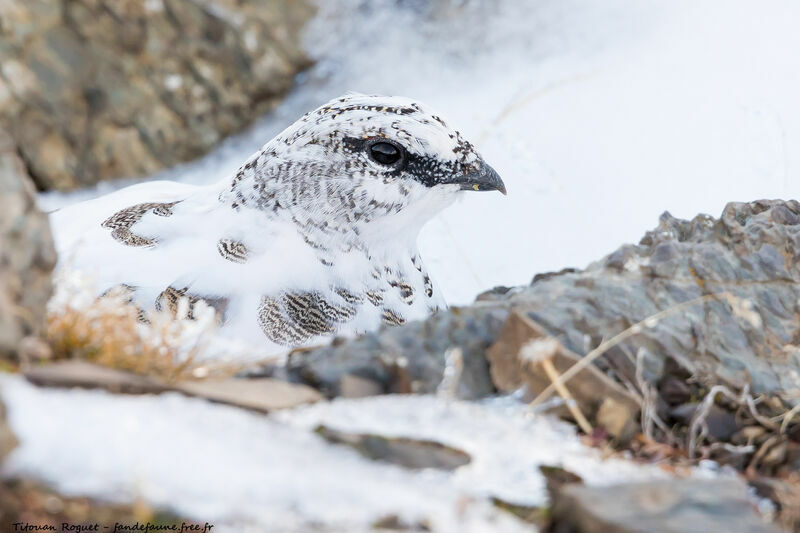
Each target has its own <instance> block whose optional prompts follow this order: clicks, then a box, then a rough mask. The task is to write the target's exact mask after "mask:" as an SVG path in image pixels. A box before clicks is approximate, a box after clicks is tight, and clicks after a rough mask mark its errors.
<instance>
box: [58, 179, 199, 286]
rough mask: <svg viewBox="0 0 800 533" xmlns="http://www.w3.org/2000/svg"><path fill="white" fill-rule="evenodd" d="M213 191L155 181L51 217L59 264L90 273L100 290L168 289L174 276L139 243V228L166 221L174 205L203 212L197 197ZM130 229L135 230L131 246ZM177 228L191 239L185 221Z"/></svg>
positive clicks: (81, 204)
mask: <svg viewBox="0 0 800 533" xmlns="http://www.w3.org/2000/svg"><path fill="white" fill-rule="evenodd" d="M208 191H209V188H208V187H197V186H193V185H186V184H180V183H174V182H167V181H155V182H148V183H142V184H139V185H134V186H131V187H126V188H124V189H121V190H119V191H116V192H114V193H111V194H108V195H106V196H102V197H100V198H97V199H94V200H89V201H86V202H81V203H78V204H75V205H72V206H68V207H66V208H62V209H59V210H57V211H55V212H53V213H52V214H51V215H50V222H51V226H52V228H53V235H54V238H55V242H56V249H57V251H58V255H59V264H60V265H62V266H67V267H69V268H70V269H74V270H80V271H83V272H86V273H89V274H90V275H91V276H92V277H93V278H94V282H95V283H96V285H97V289H98V290H99V291H102V290H105V289H107V288H108V287H110V286H113V285H116V284H119V283H126V284H129V285H140V284H141V285H145V286H148V285H154V286H157V285H163V283H164V282H165V281H171V279H169V278H170V275H171V274H174V272H171V269H170V268H169V266H170V265H169V264H167V263H166V262H165V261H163V260H160V258H161V257H163V256H162V254H154V253H153V251H154V250H153V247H152V246H148V245H147V244H148V243H147V242H146V241H142V240H139V241H138V242H137V240H136V236H138V235H139V231H140V230H139V228H138V225H139V223H146V222H147V221H148V220H149V219H150V218H157V219H162V220H166V218H167V216H169V215H171V214H172V213H173V209H172V208H173V207H174V206H175V205H179V204H180V203H184V202H187V201H189V202H191V203H195V204H196V206H195V208H196V209H202V203H199V204H198V203H197V202H195V201H194V200H193V199H195V198H202V197H204V196H207V195H208ZM154 214H155V215H156V216H154ZM157 215H167V216H157ZM133 224H136V226H137V227H136V228H134V227H132V226H133ZM125 226H129V227H130V230H128V232H127V233H128V237H129V238H128V239H127V242H126V238H125V236H126V228H125ZM172 226H173V227H174V228H175V229H176V230H177V229H178V228H183V231H184V232H185V233H186V234H187V235H191V234H193V233H194V228H192V227H190V226H188V225H186V224H182V223H181V222H180V220H176V221H175V224H172ZM145 237H153V236H152V235H147V236H145Z"/></svg>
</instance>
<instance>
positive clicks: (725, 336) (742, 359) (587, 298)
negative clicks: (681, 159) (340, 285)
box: [291, 201, 800, 398]
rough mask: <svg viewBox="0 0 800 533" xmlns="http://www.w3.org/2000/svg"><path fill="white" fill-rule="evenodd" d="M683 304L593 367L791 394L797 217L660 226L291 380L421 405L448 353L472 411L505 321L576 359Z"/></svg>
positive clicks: (735, 214)
mask: <svg viewBox="0 0 800 533" xmlns="http://www.w3.org/2000/svg"><path fill="white" fill-rule="evenodd" d="M698 298H699V299H698ZM691 300H696V301H695V302H694V303H691V304H688V303H687V304H684V305H682V307H679V308H677V309H675V310H674V312H670V313H668V314H666V316H663V317H655V318H651V319H650V320H648V321H646V322H645V323H644V324H641V325H639V326H637V329H636V331H635V334H633V335H631V336H630V337H629V338H627V339H626V340H624V341H623V342H620V343H619V344H617V345H615V346H614V347H612V348H611V349H609V350H608V351H606V352H605V353H604V355H603V357H600V358H598V359H597V360H596V361H595V363H594V364H595V365H596V366H597V367H599V368H600V369H601V370H603V371H604V372H605V373H606V374H607V375H610V376H613V377H614V378H615V379H616V380H617V381H618V382H620V383H623V384H624V383H628V384H636V383H637V376H636V366H637V356H638V357H640V358H641V368H640V371H641V375H642V377H643V378H644V379H646V380H647V381H649V382H650V383H656V382H659V379H660V378H662V377H663V376H664V374H665V368H667V367H668V366H669V365H672V367H674V366H677V367H680V368H681V369H682V371H685V372H687V373H691V374H694V375H696V376H699V377H700V378H701V379H702V378H703V377H707V378H709V379H708V381H710V382H711V383H725V384H729V385H731V386H736V387H743V386H744V385H748V386H749V387H750V390H751V391H753V392H755V393H762V392H763V393H779V392H782V391H796V390H798V389H800V203H798V202H795V201H789V202H782V201H759V202H752V203H731V204H729V205H728V206H727V207H726V208H725V210H724V212H723V213H722V216H721V217H720V218H719V219H714V218H712V217H710V216H706V215H701V216H698V217H696V218H694V219H693V220H690V221H687V220H679V219H676V218H674V217H672V216H671V215H669V214H668V213H665V214H664V215H662V217H661V220H660V223H659V225H658V227H657V228H656V229H654V230H653V231H650V232H648V233H647V234H646V235H645V236H644V238H643V239H642V240H641V242H640V243H639V244H638V245H626V246H623V247H621V248H620V249H618V250H617V251H615V252H613V253H612V254H610V255H608V256H607V257H605V258H603V259H602V260H600V261H598V262H596V263H594V264H592V265H590V266H589V267H588V268H587V269H586V270H584V271H576V270H568V271H564V272H561V273H556V274H548V275H541V276H537V277H536V278H534V280H533V282H532V283H531V284H530V285H529V286H527V287H517V288H514V289H507V288H503V289H497V290H495V291H492V292H490V293H486V294H484V295H482V296H481V297H479V301H478V302H476V304H474V305H473V306H470V307H466V308H454V309H450V310H448V311H446V312H444V313H440V314H439V315H437V316H434V317H432V318H430V319H429V320H427V321H426V322H418V323H411V324H407V325H405V326H401V327H399V328H388V329H384V330H382V331H380V332H378V333H375V334H370V335H366V336H364V337H361V338H359V339H356V340H353V341H350V342H342V343H335V344H334V345H332V346H329V347H326V348H321V349H317V350H313V351H311V352H308V353H300V354H296V356H294V357H293V358H292V360H291V373H292V375H293V376H294V377H295V379H299V380H301V381H305V382H307V383H310V384H312V385H315V386H317V387H320V388H322V389H323V390H325V391H326V392H328V393H335V392H336V388H337V384H338V382H339V380H340V379H341V377H342V376H343V375H345V374H348V373H349V374H353V375H357V376H360V377H367V378H370V379H373V380H374V381H376V382H378V383H379V384H382V385H383V387H384V390H387V391H388V390H392V388H393V387H396V386H397V380H396V376H397V372H396V369H397V368H398V367H399V368H402V370H403V372H402V373H403V375H405V376H406V378H404V379H406V381H407V382H409V383H412V384H415V390H419V391H422V392H426V391H432V390H435V389H436V387H437V386H438V384H439V382H440V381H441V380H442V377H443V372H444V369H445V368H446V365H445V352H446V350H448V349H450V348H460V349H461V350H462V352H463V355H464V357H463V358H464V365H463V366H464V369H463V374H462V378H461V379H462V382H461V383H460V385H459V387H458V389H457V391H456V392H457V393H458V394H459V395H460V396H462V397H468V398H469V397H475V396H480V395H481V394H486V393H488V392H490V391H491V383H492V382H491V380H490V379H489V378H488V368H489V366H488V364H487V363H486V360H485V352H486V349H487V348H488V347H489V346H490V345H491V344H492V343H494V342H495V341H496V340H497V337H498V335H499V334H500V331H501V329H502V326H503V324H504V322H505V321H506V318H507V317H508V315H509V313H510V312H511V310H514V311H516V312H518V313H520V314H522V315H524V316H525V317H527V318H528V319H530V320H531V321H532V322H533V323H535V324H537V325H538V326H539V327H541V328H542V329H543V330H544V331H545V332H546V333H547V334H549V335H550V336H553V337H555V338H556V339H558V340H559V341H560V342H561V344H562V345H563V346H564V347H566V348H567V349H568V350H570V351H571V352H573V353H575V354H578V356H582V355H584V354H586V353H587V352H589V351H590V350H591V349H593V348H595V347H596V346H597V345H599V344H600V343H601V342H602V341H603V340H605V339H611V338H612V337H614V336H615V335H617V334H618V333H620V332H622V331H624V330H626V329H627V328H630V327H631V326H633V325H635V324H637V323H639V322H641V321H643V320H645V319H647V318H648V317H654V315H656V314H657V313H660V312H662V311H665V310H667V309H670V308H674V307H675V306H677V305H679V304H683V303H684V302H689V301H691ZM670 368H671V367H670Z"/></svg>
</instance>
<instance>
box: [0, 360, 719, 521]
mask: <svg viewBox="0 0 800 533" xmlns="http://www.w3.org/2000/svg"><path fill="white" fill-rule="evenodd" d="M0 397H2V399H3V401H4V402H5V403H6V405H7V407H8V412H9V423H10V425H11V428H12V430H13V431H14V433H15V434H16V435H17V437H18V438H19V440H20V446H19V448H17V450H15V451H14V452H12V455H11V456H9V458H8V459H7V461H6V464H5V465H4V471H5V473H6V474H22V475H25V476H32V477H34V478H37V479H42V480H44V481H46V482H48V483H50V484H51V485H52V486H53V487H54V488H56V489H57V490H59V491H61V492H62V493H64V494H67V495H83V496H94V497H97V498H102V499H109V498H112V499H118V500H122V501H132V500H134V499H136V498H141V499H143V500H144V501H145V502H147V503H149V504H150V505H153V506H167V507H169V508H171V509H173V510H174V511H175V512H176V513H178V514H179V515H181V516H185V517H189V518H193V519H196V520H198V521H201V522H202V521H209V522H211V523H216V524H217V525H218V526H219V527H218V529H220V528H222V529H223V530H225V529H224V528H223V527H222V526H224V525H226V524H227V525H228V526H229V527H230V530H235V531H242V530H252V531H265V530H267V531H286V532H289V531H304V530H305V529H304V526H305V527H307V526H308V524H309V523H312V522H313V523H320V524H325V526H326V527H328V528H331V530H335V531H362V530H364V531H366V530H369V524H371V523H372V522H374V521H376V520H377V519H378V518H381V517H383V516H386V515H391V514H397V515H399V516H400V517H401V518H402V519H404V520H406V521H408V522H410V523H414V522H415V521H417V520H422V519H425V520H428V521H429V522H430V523H431V525H432V526H433V530H434V531H437V532H449V531H459V532H484V531H508V532H514V531H527V530H529V528H527V527H525V528H523V527H522V525H521V523H518V522H517V521H516V520H512V519H511V518H510V516H509V515H506V514H505V513H504V512H503V511H499V510H497V509H495V508H494V507H493V506H492V505H491V504H490V503H489V501H488V498H489V497H490V496H496V497H500V498H502V499H504V500H506V501H510V502H515V503H520V504H527V505H541V504H544V503H545V491H544V481H543V479H542V477H541V475H540V474H539V469H538V467H539V465H555V466H563V467H564V468H566V469H568V470H570V471H572V472H575V473H577V474H579V475H581V476H583V478H584V479H585V481H586V482H587V483H589V484H594V485H606V484H612V483H615V482H621V481H624V480H628V481H632V480H646V479H653V478H663V477H666V476H667V474H666V473H665V472H664V471H662V470H660V469H658V468H657V467H654V466H640V465H636V464H633V463H631V462H627V461H622V460H618V459H606V460H603V459H601V458H600V456H599V453H598V452H597V451H596V450H592V449H589V448H586V447H585V446H583V445H582V444H581V443H580V442H579V441H578V438H577V437H576V435H575V433H574V430H573V428H572V427H571V426H569V425H567V424H565V423H563V422H559V421H557V420H555V419H552V418H550V417H543V416H541V415H538V416H537V415H534V414H532V413H530V412H529V411H528V410H527V408H526V407H525V406H523V405H520V404H518V403H516V402H515V401H514V400H512V399H510V398H504V399H495V400H488V401H486V402H482V403H467V402H452V403H447V402H446V401H444V400H442V399H439V398H436V397H433V396H382V397H374V398H368V399H361V400H338V401H334V402H330V403H328V402H326V403H320V404H317V405H313V406H308V407H303V408H297V409H294V410H289V411H282V412H279V413H277V414H275V415H273V416H263V415H258V414H253V413H250V412H246V411H243V410H241V409H238V408H234V407H227V406H222V405H216V404H211V403H208V402H205V401H204V400H198V399H191V398H186V397H183V396H180V395H178V394H174V393H171V394H163V395H159V396H151V395H145V396H120V395H116V396H115V395H112V394H109V393H106V392H102V391H85V390H58V389H39V388H36V387H34V386H32V385H30V384H28V383H27V382H26V381H24V379H23V378H21V377H18V376H9V375H3V374H0ZM45 420H46V422H45ZM323 423H324V424H325V425H326V426H328V427H331V428H334V429H340V430H345V431H354V432H364V433H373V434H379V435H384V436H388V437H392V436H402V437H412V438H421V439H430V440H436V441H439V442H442V443H444V444H448V445H451V446H453V447H456V448H459V449H462V450H464V451H466V452H467V453H468V454H470V456H471V457H472V462H471V463H470V464H468V465H465V466H462V467H460V468H459V469H457V470H455V471H453V472H445V471H437V470H430V469H427V470H421V471H412V470H407V469H404V468H402V467H398V466H393V465H388V464H384V463H379V462H374V461H371V460H368V459H365V458H362V457H361V456H360V455H358V453H357V452H355V451H353V450H351V449H349V448H346V447H343V446H339V445H332V444H328V443H326V442H325V441H323V439H322V438H321V437H318V436H317V435H316V434H314V433H313V429H314V428H315V427H316V426H317V425H319V424H323ZM695 475H711V474H710V473H704V472H696V473H695ZM218 529H215V530H214V531H217V530H218ZM323 531H327V529H323Z"/></svg>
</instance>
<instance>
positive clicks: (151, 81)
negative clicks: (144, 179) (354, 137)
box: [0, 0, 313, 190]
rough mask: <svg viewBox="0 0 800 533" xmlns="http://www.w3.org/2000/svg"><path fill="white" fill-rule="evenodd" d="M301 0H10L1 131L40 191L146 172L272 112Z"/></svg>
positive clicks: (2, 49) (1, 57) (307, 9)
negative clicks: (12, 145)
mask: <svg viewBox="0 0 800 533" xmlns="http://www.w3.org/2000/svg"><path fill="white" fill-rule="evenodd" d="M312 13H313V8H312V7H311V4H310V2H308V1H306V0H297V1H292V2H283V1H281V0H244V1H238V0H151V1H147V2H145V1H142V0H6V1H5V2H3V6H2V15H1V17H2V18H1V19H0V129H4V130H6V131H9V132H10V134H11V136H12V137H13V139H14V142H15V144H16V146H17V147H18V149H19V151H20V153H21V154H22V157H23V159H24V161H25V163H26V165H27V168H28V170H29V173H30V175H31V177H32V178H33V179H34V181H35V182H36V185H37V186H38V187H39V188H40V189H60V190H66V189H71V188H74V187H77V186H82V185H88V184H93V183H96V182H98V181H100V180H107V179H111V178H117V177H130V176H139V175H144V174H150V173H153V172H154V171H156V170H158V169H161V168H163V167H165V166H170V165H174V164H176V163H179V162H182V161H187V160H189V159H192V158H195V157H198V156H199V155H201V154H203V153H205V152H207V151H208V150H209V149H210V148H211V147H212V146H214V145H215V144H217V143H218V142H219V141H220V140H221V139H222V138H223V137H225V136H226V135H229V134H231V133H234V132H236V131H239V130H241V129H242V128H244V127H245V126H247V125H248V124H249V123H250V122H252V121H253V120H254V119H255V118H257V117H258V116H260V115H261V114H263V113H264V112H265V111H267V110H269V109H271V108H272V107H274V106H275V105H276V103H277V102H278V101H279V100H280V98H281V97H282V96H283V94H284V93H285V92H286V91H287V90H288V88H289V87H290V86H291V83H292V80H293V78H294V76H295V74H296V73H297V72H298V71H299V70H300V69H302V68H304V67H306V66H307V65H308V59H307V58H306V57H305V56H304V54H303V52H302V50H301V49H300V44H299V34H300V30H301V28H302V26H303V25H304V23H305V21H306V20H307V19H308V18H309V17H310V16H311V15H312Z"/></svg>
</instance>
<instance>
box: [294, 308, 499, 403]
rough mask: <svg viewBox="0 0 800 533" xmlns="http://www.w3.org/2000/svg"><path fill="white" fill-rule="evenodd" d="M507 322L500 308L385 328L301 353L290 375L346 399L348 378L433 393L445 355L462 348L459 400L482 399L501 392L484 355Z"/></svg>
mask: <svg viewBox="0 0 800 533" xmlns="http://www.w3.org/2000/svg"><path fill="white" fill-rule="evenodd" d="M507 316H508V309H505V308H503V307H500V306H497V305H494V304H475V306H473V307H467V308H454V309H451V310H450V311H446V312H442V313H439V314H437V315H435V316H433V317H431V318H429V319H428V320H426V321H424V322H413V323H410V324H407V325H404V326H400V327H384V328H382V329H381V330H380V331H377V332H375V333H370V334H367V335H364V336H362V337H360V338H358V339H354V340H350V341H341V340H339V341H335V342H334V343H333V344H332V345H330V346H326V347H324V348H318V349H315V350H310V351H300V352H295V353H293V354H292V355H291V356H290V358H289V362H288V372H289V375H290V377H291V378H292V379H294V380H297V381H300V382H303V383H307V384H309V385H311V386H314V387H316V388H318V389H320V390H321V391H322V392H323V393H325V394H326V395H328V396H339V395H341V394H342V392H343V387H342V385H343V383H344V384H346V383H347V380H348V379H349V377H348V376H356V377H360V378H362V379H365V380H369V381H371V382H374V383H376V384H377V385H378V386H380V387H381V388H382V392H384V393H388V392H398V393H408V392H418V393H432V392H435V391H436V388H437V387H438V385H439V383H440V382H441V380H442V375H443V372H444V370H445V367H446V358H445V352H446V351H447V350H448V348H452V347H459V348H461V351H462V358H463V370H462V372H461V377H460V379H459V381H458V386H457V388H456V391H455V392H456V396H457V397H460V398H465V399H473V398H480V397H483V396H486V395H488V394H492V393H493V392H495V387H494V385H493V384H492V380H491V377H490V376H489V363H488V362H487V360H486V357H485V355H484V354H485V352H486V349H487V348H488V347H489V346H490V345H491V344H492V342H494V340H495V338H496V337H497V335H498V333H499V332H500V330H501V328H502V327H503V323H504V322H505V319H506V318H507Z"/></svg>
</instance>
